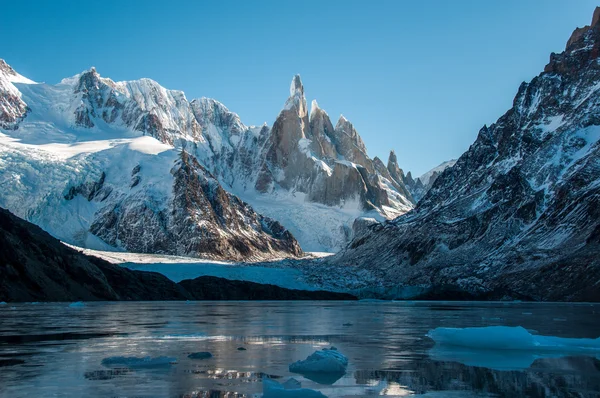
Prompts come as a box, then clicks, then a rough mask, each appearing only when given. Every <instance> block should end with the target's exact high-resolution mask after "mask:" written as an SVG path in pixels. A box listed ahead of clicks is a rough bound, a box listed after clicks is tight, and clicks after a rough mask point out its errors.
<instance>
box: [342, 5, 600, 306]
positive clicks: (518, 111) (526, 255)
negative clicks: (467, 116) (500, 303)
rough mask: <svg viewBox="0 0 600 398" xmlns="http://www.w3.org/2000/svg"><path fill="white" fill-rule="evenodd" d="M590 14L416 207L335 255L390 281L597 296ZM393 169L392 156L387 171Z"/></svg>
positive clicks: (595, 40)
mask: <svg viewBox="0 0 600 398" xmlns="http://www.w3.org/2000/svg"><path fill="white" fill-rule="evenodd" d="M598 13H599V11H598V10H596V12H595V13H594V15H595V16H594V20H593V23H592V25H591V26H589V27H585V28H582V29H578V30H576V31H575V32H574V34H573V37H572V38H571V39H570V40H569V43H568V44H567V47H566V49H565V51H564V52H562V53H561V54H553V55H552V56H551V58H550V63H549V64H548V66H546V68H545V71H544V72H543V73H541V74H540V75H539V76H537V77H535V78H534V79H533V80H532V81H530V82H529V83H523V84H521V86H520V87H519V89H518V92H517V95H516V96H515V99H514V102H513V107H512V108H511V109H510V110H508V112H506V113H505V114H504V115H503V116H502V117H500V119H498V121H497V122H496V123H494V124H492V125H491V126H484V127H483V128H482V129H481V130H480V131H479V135H478V137H477V139H476V141H475V142H474V143H473V144H472V145H471V147H470V148H469V150H468V151H467V152H465V153H464V154H463V155H462V156H461V157H460V158H459V159H458V161H457V162H456V164H455V165H454V166H452V167H450V168H447V169H445V170H444V171H443V172H442V173H441V174H440V175H439V176H438V177H437V179H436V180H435V181H434V183H433V185H432V186H431V188H430V189H429V190H428V191H427V193H426V194H425V196H424V197H423V198H422V199H421V200H420V201H419V203H418V205H417V206H416V208H415V210H414V211H412V212H411V213H409V214H407V215H405V216H401V217H399V218H397V219H396V220H394V221H393V222H391V223H387V224H385V225H375V226H373V227H372V228H371V232H372V233H371V234H369V235H366V236H362V237H360V238H359V239H356V240H354V241H353V242H352V243H351V244H350V246H349V247H348V249H346V250H345V251H344V252H343V253H341V254H340V255H338V256H336V257H335V258H333V259H332V260H331V261H332V262H334V263H336V264H344V265H353V266H358V267H364V268H368V269H369V270H374V272H377V270H380V272H381V273H382V278H384V280H385V281H386V283H388V284H390V285H396V286H398V285H405V286H424V287H427V286H429V287H432V286H442V285H452V286H455V287H456V288H458V289H460V290H463V291H467V292H470V293H473V294H483V293H485V292H490V291H493V290H495V289H501V290H503V291H505V292H507V293H506V294H507V297H511V296H512V297H516V296H525V297H529V298H532V299H537V300H599V299H600V295H599V293H598V292H599V290H598V285H597V284H598V280H599V278H600V263H599V258H600V257H599V256H598V253H599V252H600V251H599V250H600V213H599V210H598V209H600V207H599V205H600V185H599V184H598V179H599V178H600V144H599V143H598V141H599V139H600V96H599V95H598V93H599V91H598V90H599V88H600V64H599V63H598V56H599V51H598V48H600V26H599V24H598ZM398 169H399V168H398V167H396V164H395V162H394V159H390V162H389V164H388V170H389V171H390V174H392V175H393V174H394V173H396V174H399V170H398ZM383 270H385V276H384V275H383V273H384V271H383Z"/></svg>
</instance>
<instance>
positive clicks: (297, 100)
mask: <svg viewBox="0 0 600 398" xmlns="http://www.w3.org/2000/svg"><path fill="white" fill-rule="evenodd" d="M294 108H295V109H296V111H297V112H298V116H300V117H301V118H303V117H306V116H307V115H308V111H307V109H306V98H304V86H303V85H302V80H300V75H295V76H294V78H293V79H292V84H291V85H290V97H289V98H288V99H287V101H286V102H285V106H284V110H290V109H294Z"/></svg>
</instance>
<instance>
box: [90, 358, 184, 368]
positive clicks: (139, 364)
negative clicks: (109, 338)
mask: <svg viewBox="0 0 600 398" xmlns="http://www.w3.org/2000/svg"><path fill="white" fill-rule="evenodd" d="M175 363H177V358H173V357H155V358H152V357H108V358H104V359H103V360H102V365H103V366H106V367H125V368H153V367H162V366H170V365H173V364H175Z"/></svg>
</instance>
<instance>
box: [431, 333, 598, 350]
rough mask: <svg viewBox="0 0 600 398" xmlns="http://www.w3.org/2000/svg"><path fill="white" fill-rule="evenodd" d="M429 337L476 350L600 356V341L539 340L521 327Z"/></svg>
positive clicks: (437, 342) (445, 343) (441, 343)
mask: <svg viewBox="0 0 600 398" xmlns="http://www.w3.org/2000/svg"><path fill="white" fill-rule="evenodd" d="M599 332H600V331H599ZM427 336H429V337H430V338H432V339H433V340H435V342H436V344H440V345H448V346H458V347H466V348H475V349H486V350H526V351H536V352H539V351H553V352H556V351H560V352H570V353H574V352H583V353H585V352H590V353H595V354H597V353H600V338H596V339H574V338H565V337H554V336H537V335H533V334H531V333H529V332H528V331H527V330H526V329H525V328H522V327H521V326H517V327H510V326H487V327H480V328H436V329H434V330H431V331H429V333H428V334H427Z"/></svg>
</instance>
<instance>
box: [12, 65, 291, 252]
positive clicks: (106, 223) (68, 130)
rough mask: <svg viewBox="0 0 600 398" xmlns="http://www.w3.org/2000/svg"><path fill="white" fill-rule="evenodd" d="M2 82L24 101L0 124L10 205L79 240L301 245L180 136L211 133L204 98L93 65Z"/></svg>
mask: <svg viewBox="0 0 600 398" xmlns="http://www.w3.org/2000/svg"><path fill="white" fill-rule="evenodd" d="M3 74H4V75H5V77H4V81H6V80H7V79H6V73H3ZM9 77H10V76H9ZM15 85H16V86H15ZM11 86H12V87H13V88H14V90H17V86H18V92H19V94H20V95H19V99H20V100H21V101H23V103H24V104H26V105H25V106H26V109H27V114H26V116H25V117H24V118H22V119H20V120H16V119H15V120H16V122H15V123H16V124H15V125H14V129H13V130H3V132H2V133H0V143H1V144H0V169H1V173H0V176H1V177H2V180H1V182H0V183H1V184H2V186H3V190H2V194H0V204H1V205H2V206H5V207H7V208H8V209H10V210H12V211H13V212H14V213H15V214H17V215H19V216H21V217H23V218H25V219H27V220H29V221H32V222H34V223H36V224H37V225H40V226H41V227H43V228H44V229H45V230H46V231H48V232H50V233H51V234H53V235H54V236H55V237H58V238H60V239H61V240H63V241H66V242H69V243H72V244H75V245H78V246H84V247H91V248H104V249H108V250H125V251H133V252H141V253H163V254H176V255H187V256H196V257H210V258H223V259H235V260H240V259H267V258H273V257H282V256H299V255H301V254H302V250H301V249H300V246H299V245H298V243H297V241H296V240H295V238H294V237H293V236H292V235H291V233H290V232H289V231H287V230H286V229H285V228H284V227H283V226H282V225H281V224H279V223H278V222H277V221H275V220H273V219H270V218H268V217H264V216H262V215H261V214H258V213H256V212H255V211H254V210H253V209H252V207H251V206H250V205H248V204H247V203H245V202H243V201H242V200H240V199H239V198H238V197H236V196H235V195H232V194H230V193H229V192H227V191H225V190H224V189H223V187H222V185H221V184H220V183H219V181H218V179H217V178H216V177H215V176H214V175H213V174H212V173H211V172H210V171H209V170H208V169H207V168H206V167H205V166H203V165H202V164H201V163H200V161H199V160H198V155H194V154H196V153H197V152H198V150H197V149H196V148H195V147H194V146H192V145H186V143H187V142H188V141H186V140H189V141H190V142H193V144H194V145H195V146H201V145H204V146H209V145H210V142H211V139H213V137H212V136H211V135H210V134H202V128H203V125H202V124H201V123H202V122H204V120H205V119H200V121H198V119H196V117H194V116H193V115H194V111H193V109H198V108H199V107H201V106H203V105H204V101H198V102H197V103H192V104H190V103H188V102H187V100H186V99H185V97H184V95H183V93H181V92H177V91H168V90H165V89H163V88H161V87H160V86H158V84H156V83H155V82H153V81H150V80H147V79H145V80H140V81H137V82H124V83H114V82H112V81H111V80H110V79H104V78H101V77H100V76H99V75H98V73H97V72H96V70H95V69H93V68H92V69H90V70H89V71H86V72H84V73H82V74H80V75H78V76H75V77H74V78H70V79H65V80H63V81H62V82H61V83H60V84H58V85H54V86H52V85H46V84H17V83H16V82H15V83H14V84H11ZM208 105H210V103H208V104H207V106H208ZM210 109H211V111H212V110H213V108H210ZM219 110H220V109H219ZM3 112H4V113H3V115H5V116H4V117H3V119H8V117H9V116H10V115H11V114H9V113H8V112H7V111H6V110H5V109H4V110H3ZM223 112H224V113H223V114H222V115H220V117H222V119H226V118H227V114H226V113H225V111H223ZM206 114H207V115H206V118H208V117H216V116H215V112H212V113H209V112H206ZM231 119H233V120H231ZM231 119H227V120H226V121H227V122H229V123H230V124H231V129H232V130H233V128H234V127H236V120H234V118H231ZM248 131H249V132H250V133H252V132H251V131H250V130H248ZM232 135H233V133H232ZM175 145H177V146H175Z"/></svg>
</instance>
